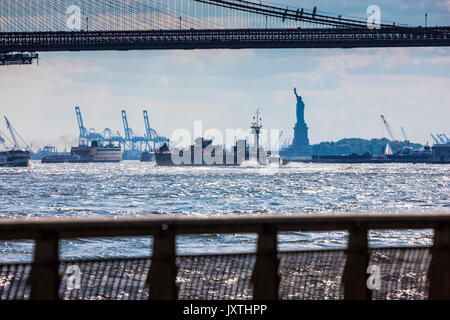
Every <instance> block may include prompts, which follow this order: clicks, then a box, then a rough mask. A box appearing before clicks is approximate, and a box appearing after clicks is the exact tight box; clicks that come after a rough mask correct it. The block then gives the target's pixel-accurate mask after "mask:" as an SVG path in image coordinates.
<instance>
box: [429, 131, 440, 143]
mask: <svg viewBox="0 0 450 320" xmlns="http://www.w3.org/2000/svg"><path fill="white" fill-rule="evenodd" d="M430 136H431V137H432V138H433V140H434V143H436V144H440V142H439V140H438V139H436V137H435V136H434V135H433V134H432V133H430Z"/></svg>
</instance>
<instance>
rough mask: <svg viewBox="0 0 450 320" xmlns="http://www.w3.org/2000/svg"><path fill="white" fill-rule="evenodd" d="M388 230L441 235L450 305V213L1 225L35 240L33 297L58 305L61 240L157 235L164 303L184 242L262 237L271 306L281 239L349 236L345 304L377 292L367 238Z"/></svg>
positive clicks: (438, 292) (2, 234)
mask: <svg viewBox="0 0 450 320" xmlns="http://www.w3.org/2000/svg"><path fill="white" fill-rule="evenodd" d="M386 229H432V230H434V238H433V245H432V247H431V248H430V250H431V254H432V259H431V264H430V267H429V270H428V280H429V292H428V297H429V298H430V299H450V212H445V213H417V214H414V213H409V214H341V215H324V214H321V215H318V214H315V215H302V216H299V215H295V216H281V215H271V216H267V215H266V216H259V215H258V216H220V217H217V216H215V217H206V218H205V217H201V218H198V217H149V218H135V219H132V218H114V219H113V218H108V219H36V220H34V219H27V220H17V219H11V220H9V219H5V220H0V241H1V240H23V239H32V240H35V242H36V245H35V250H34V261H33V264H32V271H31V275H30V285H31V293H30V298H31V299H58V298H59V296H58V288H59V284H60V279H59V274H58V270H59V269H58V267H59V264H60V257H59V241H60V240H62V239H74V238H95V237H136V236H152V237H153V253H152V257H151V259H152V262H151V267H150V271H149V275H148V282H149V298H150V299H157V300H161V299H176V298H177V284H176V276H177V266H176V258H177V254H176V236H177V235H186V234H191V235H192V234H227V233H257V234H258V244H257V252H256V262H255V265H254V268H253V274H252V283H253V298H254V299H257V300H264V299H277V298H278V289H279V276H280V275H279V272H278V267H279V260H278V256H277V255H278V253H279V251H278V248H277V233H278V232H283V231H303V232H311V231H339V230H341V231H342V230H343V231H348V232H349V239H348V246H347V249H346V254H347V259H346V263H345V268H344V273H343V283H342V285H343V288H344V299H370V298H371V293H370V290H369V289H368V288H367V285H366V281H367V267H368V263H369V246H368V232H369V231H370V230H386ZM149 251H150V250H149ZM0 263H1V257H0ZM0 298H1V297H0Z"/></svg>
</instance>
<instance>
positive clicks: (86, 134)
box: [75, 106, 105, 146]
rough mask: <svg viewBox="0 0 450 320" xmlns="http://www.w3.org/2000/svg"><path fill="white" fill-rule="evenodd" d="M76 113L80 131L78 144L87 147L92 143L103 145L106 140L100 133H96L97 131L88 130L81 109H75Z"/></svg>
mask: <svg viewBox="0 0 450 320" xmlns="http://www.w3.org/2000/svg"><path fill="white" fill-rule="evenodd" d="M75 113H76V115H77V122H78V129H79V130H80V136H79V138H78V144H79V145H80V146H87V145H90V143H91V142H92V141H98V142H100V143H103V142H104V141H105V139H104V137H103V136H102V135H101V134H100V133H97V132H95V130H94V129H92V128H91V129H89V130H87V129H86V127H85V126H84V122H83V117H82V115H81V110H80V107H78V106H76V107H75Z"/></svg>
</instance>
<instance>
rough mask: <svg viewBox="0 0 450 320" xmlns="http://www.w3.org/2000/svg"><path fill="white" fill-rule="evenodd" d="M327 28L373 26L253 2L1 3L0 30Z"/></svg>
mask: <svg viewBox="0 0 450 320" xmlns="http://www.w3.org/2000/svg"><path fill="white" fill-rule="evenodd" d="M77 10H78V11H77ZM77 14H78V18H79V21H78V25H79V29H80V30H71V29H70V28H69V27H68V19H72V17H73V16H74V15H77ZM74 19H76V17H74ZM323 27H326V28H366V27H367V22H366V18H365V17H364V18H354V17H346V16H342V15H338V16H332V15H328V14H324V13H322V12H320V11H318V10H317V9H316V8H313V9H303V8H293V7H283V6H279V5H274V4H271V3H268V2H263V1H258V2H256V1H247V0H134V1H123V0H28V1H21V0H0V32H41V31H46V32H47V31H49V32H57V31H138V30H142V31H150V30H179V29H188V30H189V29H195V30H198V29H248V28H253V29H266V28H267V29H286V28H323ZM381 27H389V28H392V27H393V26H392V24H381Z"/></svg>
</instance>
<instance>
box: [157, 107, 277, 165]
mask: <svg viewBox="0 0 450 320" xmlns="http://www.w3.org/2000/svg"><path fill="white" fill-rule="evenodd" d="M253 119H254V122H252V126H251V128H252V129H253V130H254V133H255V146H258V148H255V147H253V148H250V147H249V145H248V144H247V141H246V140H238V141H237V142H236V144H235V145H234V146H233V148H232V149H231V150H229V151H226V150H224V148H223V147H222V146H219V145H214V144H213V140H212V139H205V138H197V139H196V140H195V143H194V144H193V145H191V146H190V147H189V149H188V150H178V149H174V150H170V148H169V145H168V143H164V145H163V146H162V147H161V148H159V149H158V150H157V151H156V152H155V159H156V165H158V166H239V165H241V164H242V163H244V162H245V161H250V160H252V157H253V156H254V158H255V160H257V163H258V164H260V165H267V164H271V163H273V159H274V157H273V156H272V155H271V153H270V152H266V151H263V150H262V149H261V148H259V136H260V131H261V128H262V125H261V123H260V121H261V118H260V116H259V110H258V111H257V113H256V116H255V117H253Z"/></svg>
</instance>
